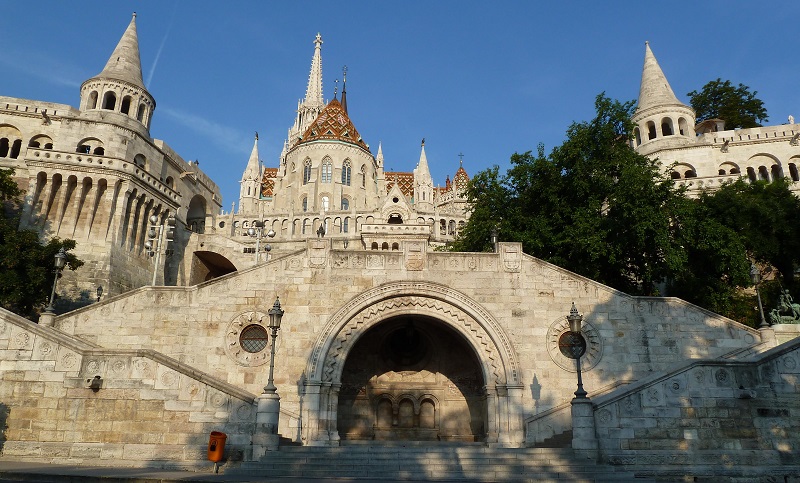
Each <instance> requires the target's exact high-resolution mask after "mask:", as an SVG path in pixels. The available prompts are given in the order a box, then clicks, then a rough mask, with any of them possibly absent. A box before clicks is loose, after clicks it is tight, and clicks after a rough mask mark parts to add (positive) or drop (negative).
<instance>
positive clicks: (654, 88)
mask: <svg viewBox="0 0 800 483" xmlns="http://www.w3.org/2000/svg"><path fill="white" fill-rule="evenodd" d="M644 45H645V51H644V68H643V69H642V84H641V86H640V88H639V104H638V107H637V108H636V110H637V111H644V110H646V109H649V108H652V107H657V106H667V105H671V106H674V105H676V104H679V105H682V104H683V103H681V102H680V101H679V100H678V98H677V97H675V93H674V92H672V87H670V85H669V82H667V77H666V76H665V75H664V72H663V71H662V70H661V66H659V65H658V61H657V60H656V57H655V55H653V51H652V50H650V43H649V42H645V44H644Z"/></svg>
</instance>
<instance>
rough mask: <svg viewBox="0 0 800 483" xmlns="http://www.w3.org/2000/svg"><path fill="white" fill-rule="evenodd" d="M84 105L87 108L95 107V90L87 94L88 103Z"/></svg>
mask: <svg viewBox="0 0 800 483" xmlns="http://www.w3.org/2000/svg"><path fill="white" fill-rule="evenodd" d="M86 107H88V108H89V109H97V91H92V93H91V94H89V105H88V106H86Z"/></svg>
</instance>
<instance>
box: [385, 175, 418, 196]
mask: <svg viewBox="0 0 800 483" xmlns="http://www.w3.org/2000/svg"><path fill="white" fill-rule="evenodd" d="M395 184H397V185H398V187H399V188H400V191H401V192H402V193H403V194H404V195H406V196H414V173H405V172H400V171H391V172H388V173H386V192H387V193H388V192H389V191H391V190H392V186H394V185H395Z"/></svg>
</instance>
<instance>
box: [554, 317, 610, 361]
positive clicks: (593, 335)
mask: <svg viewBox="0 0 800 483" xmlns="http://www.w3.org/2000/svg"><path fill="white" fill-rule="evenodd" d="M567 331H569V322H567V316H566V315H565V316H564V317H561V318H558V319H556V320H555V321H553V323H551V324H550V327H549V328H548V329H547V339H546V341H545V343H546V344H547V353H548V354H549V355H550V359H552V361H553V362H555V363H556V365H558V367H560V368H562V369H564V370H565V371H569V372H577V367H576V365H575V361H574V360H573V359H569V358H567V357H566V356H565V355H564V354H562V353H561V350H560V349H559V348H558V339H559V338H560V337H561V335H562V334H564V333H565V332H567ZM581 334H583V338H584V339H586V353H584V355H583V356H582V357H581V372H587V371H589V370H591V369H592V368H593V367H594V366H596V365H597V363H598V362H600V359H601V358H602V357H603V339H602V338H601V337H600V333H599V332H598V331H597V329H596V328H595V326H594V325H592V323H591V322H589V321H587V320H586V319H584V320H583V326H582V327H581Z"/></svg>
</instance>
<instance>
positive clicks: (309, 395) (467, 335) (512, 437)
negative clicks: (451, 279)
mask: <svg viewBox="0 0 800 483" xmlns="http://www.w3.org/2000/svg"><path fill="white" fill-rule="evenodd" d="M409 316H415V317H424V318H429V319H433V320H436V321H438V322H439V323H441V324H443V326H444V327H446V328H447V329H448V330H451V331H452V332H453V333H455V334H457V335H458V336H459V337H460V339H461V340H463V341H464V343H465V344H466V346H467V347H469V348H470V349H471V350H472V351H473V352H474V355H475V359H476V360H477V365H478V367H479V371H480V373H481V375H482V379H483V384H484V386H483V388H482V391H483V394H482V398H484V399H485V408H486V413H485V414H486V421H485V441H487V442H491V443H501V444H505V445H519V444H521V443H522V440H523V435H522V420H521V414H522V408H521V403H522V384H521V382H520V375H519V364H518V360H517V356H516V354H515V353H514V351H513V349H512V347H511V344H510V342H509V339H508V337H507V336H506V334H505V333H504V331H503V330H502V328H501V327H500V325H499V324H498V323H497V321H496V320H495V319H494V317H492V315H491V314H490V313H489V312H488V311H486V310H485V309H484V308H483V307H482V306H481V305H480V304H478V303H477V302H475V301H474V300H472V299H471V298H469V297H467V296H466V295H464V294H463V293H461V292H458V291H456V290H453V289H451V288H449V287H446V286H444V285H440V284H436V283H430V282H391V283H387V284H384V285H381V286H378V287H375V288H373V289H371V290H368V291H366V292H364V293H362V294H360V295H358V296H356V297H354V298H353V299H352V300H350V301H349V302H348V303H347V304H345V305H344V306H343V307H341V308H340V309H339V310H338V311H337V312H336V313H335V314H333V315H332V316H331V318H330V320H329V322H328V323H327V324H326V326H325V328H324V329H323V331H322V332H321V334H320V336H319V337H318V339H317V341H316V343H315V345H314V348H313V350H312V352H311V357H310V359H309V362H308V365H307V368H306V372H305V375H306V380H305V384H304V386H305V390H304V397H303V400H304V401H303V406H304V409H303V419H304V420H305V423H304V427H303V439H304V441H305V443H306V444H310V445H329V444H334V445H335V444H339V440H340V435H339V432H338V423H337V419H338V406H339V404H338V399H339V391H340V388H341V384H342V373H343V371H344V366H345V362H346V360H347V358H348V355H349V354H350V352H351V351H352V349H353V348H354V347H355V345H356V344H357V343H358V341H359V340H360V339H361V338H362V337H363V336H364V334H366V333H367V332H368V331H369V330H370V329H371V328H372V327H374V326H376V325H377V324H380V323H382V322H384V321H387V320H390V319H396V318H402V317H409Z"/></svg>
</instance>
